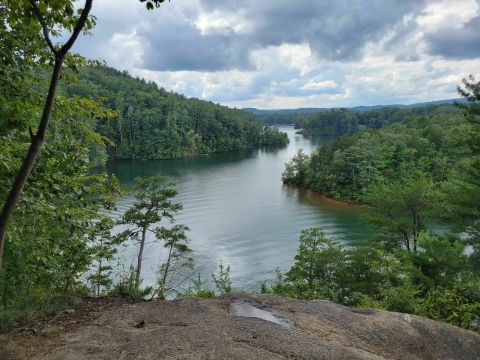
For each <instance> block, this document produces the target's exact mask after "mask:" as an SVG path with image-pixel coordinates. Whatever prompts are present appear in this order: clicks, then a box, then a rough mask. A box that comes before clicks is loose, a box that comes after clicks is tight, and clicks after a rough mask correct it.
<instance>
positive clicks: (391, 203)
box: [364, 173, 436, 251]
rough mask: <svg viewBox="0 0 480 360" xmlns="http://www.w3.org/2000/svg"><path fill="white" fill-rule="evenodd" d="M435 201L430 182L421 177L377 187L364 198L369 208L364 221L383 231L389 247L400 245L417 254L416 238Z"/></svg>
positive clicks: (416, 176)
mask: <svg viewBox="0 0 480 360" xmlns="http://www.w3.org/2000/svg"><path fill="white" fill-rule="evenodd" d="M435 198H436V195H435V192H434V188H433V183H432V181H431V180H429V179H428V178H427V177H425V176H424V175H422V174H421V173H417V174H416V175H415V177H412V178H408V179H404V180H403V181H399V180H395V181H392V182H381V183H377V184H374V185H372V186H371V187H370V189H369V191H368V193H367V194H366V195H365V197H364V200H365V202H366V203H367V204H368V205H369V208H368V212H367V214H366V219H367V220H368V221H369V222H370V223H371V224H374V225H376V226H378V227H379V228H380V229H382V230H383V232H384V239H385V240H386V241H387V242H389V244H390V246H391V247H393V248H395V247H396V246H397V243H398V242H399V241H400V242H401V243H403V245H404V246H405V248H406V249H407V250H408V251H410V250H412V249H413V251H417V240H418V236H419V235H420V232H421V231H423V230H425V229H426V219H428V218H429V217H431V216H432V210H433V208H434V205H435Z"/></svg>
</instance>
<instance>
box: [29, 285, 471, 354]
mask: <svg viewBox="0 0 480 360" xmlns="http://www.w3.org/2000/svg"><path fill="white" fill-rule="evenodd" d="M238 299H245V301H247V302H250V303H251V304H253V305H254V306H257V307H259V308H263V309H264V310H267V311H269V312H271V313H272V314H274V315H276V316H279V317H281V318H285V319H288V320H289V321H291V322H292V324H293V326H292V327H286V326H282V325H279V324H276V323H274V322H270V321H266V320H263V319H259V318H254V317H243V316H235V315H231V314H230V313H229V308H230V304H231V303H232V301H234V300H237V301H238ZM139 324H141V326H140V325H139ZM58 336H59V345H58V346H55V347H50V348H48V349H46V350H44V351H41V353H40V354H37V356H36V357H35V358H36V359H58V360H65V359H265V360H267V359H465V360H466V359H480V336H479V335H477V334H475V333H473V332H470V331H466V330H463V329H459V328H456V327H454V326H450V325H447V324H443V323H440V322H436V321H432V320H428V319H425V318H422V317H418V316H413V315H405V314H399V313H393V312H385V311H375V310H354V309H350V308H347V307H344V306H341V305H336V304H334V303H331V302H328V301H299V300H292V299H286V298H281V297H275V296H250V295H248V296H247V295H231V296H225V297H221V298H214V299H208V300H197V299H191V300H175V301H151V302H144V303H137V304H125V305H122V306H120V307H118V308H113V309H110V310H107V311H105V312H102V313H101V315H100V316H99V317H97V318H96V319H95V320H94V321H93V322H91V323H89V324H86V325H84V326H81V327H79V328H77V329H74V330H73V331H71V332H69V331H66V332H64V333H63V334H59V335H58Z"/></svg>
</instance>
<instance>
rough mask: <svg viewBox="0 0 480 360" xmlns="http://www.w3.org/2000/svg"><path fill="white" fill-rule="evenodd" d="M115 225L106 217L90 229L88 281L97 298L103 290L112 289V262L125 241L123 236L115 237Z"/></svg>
mask: <svg viewBox="0 0 480 360" xmlns="http://www.w3.org/2000/svg"><path fill="white" fill-rule="evenodd" d="M114 225H115V222H114V221H113V219H111V218H109V217H106V218H104V219H101V220H100V221H99V222H98V223H97V224H95V225H94V226H92V228H91V229H89V232H90V234H89V240H90V244H89V246H90V251H91V257H92V266H91V267H90V272H91V275H90V276H89V277H88V280H89V281H90V283H91V284H92V286H93V290H94V293H95V295H96V296H100V294H101V293H102V289H104V290H106V291H108V290H109V289H110V287H111V285H112V282H113V280H112V279H111V277H110V276H111V274H112V270H113V268H112V264H111V262H112V261H113V260H114V256H115V254H116V253H117V252H118V246H119V245H120V244H121V243H122V242H123V241H124V239H123V238H122V237H121V236H115V235H113V233H112V229H113V227H114Z"/></svg>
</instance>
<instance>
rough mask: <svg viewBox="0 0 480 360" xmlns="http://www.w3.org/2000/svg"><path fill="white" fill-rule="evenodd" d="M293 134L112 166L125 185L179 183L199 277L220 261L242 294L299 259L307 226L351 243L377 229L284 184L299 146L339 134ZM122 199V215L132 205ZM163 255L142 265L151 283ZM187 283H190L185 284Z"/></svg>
mask: <svg viewBox="0 0 480 360" xmlns="http://www.w3.org/2000/svg"><path fill="white" fill-rule="evenodd" d="M281 129H282V131H285V132H287V133H288V135H289V137H290V145H288V146H287V147H286V148H283V149H256V150H249V151H242V152H240V153H228V154H214V155H210V156H206V157H202V158H197V159H186V160H162V161H145V162H141V161H114V162H111V163H109V164H107V171H109V172H111V173H113V174H115V175H116V176H117V177H118V178H119V179H120V181H121V182H122V184H124V185H129V184H131V183H132V181H133V178H134V177H137V176H149V175H153V174H156V173H160V174H162V175H164V176H168V177H170V178H171V179H172V180H174V182H175V183H176V184H177V190H178V192H179V196H178V197H177V200H178V201H180V202H182V203H183V206H184V210H183V211H182V212H181V213H180V214H179V216H178V217H177V219H178V223H183V224H185V225H187V226H189V227H190V229H191V231H190V238H191V248H192V249H193V252H194V253H193V254H194V255H193V257H194V260H195V269H194V270H193V271H192V272H191V274H192V276H196V274H197V273H201V274H202V278H204V279H207V278H209V277H210V274H211V273H213V272H215V271H216V269H217V267H218V263H219V262H220V261H222V262H223V263H224V264H228V265H230V266H231V272H232V280H233V286H234V288H235V290H239V291H258V290H259V288H260V284H261V283H262V282H263V281H264V280H266V279H271V278H272V277H273V271H274V270H275V268H277V267H279V268H281V269H287V268H289V267H290V265H291V264H292V263H293V260H294V259H293V258H294V256H295V253H296V250H297V246H298V236H299V234H300V230H302V229H305V228H308V227H311V226H319V227H321V228H323V229H324V231H325V232H326V233H327V234H328V235H330V236H332V237H334V238H336V239H338V240H339V241H341V242H343V243H344V244H345V245H352V244H355V243H356V242H358V241H361V240H363V239H368V238H369V237H371V236H372V234H373V231H372V229H371V228H370V227H369V226H367V225H366V224H364V223H363V222H362V221H361V219H360V214H361V212H362V209H360V208H355V207H350V206H345V205H339V204H335V203H332V202H329V201H325V200H323V199H322V198H321V197H320V196H319V195H318V194H315V193H312V192H309V191H306V190H302V189H296V188H292V187H289V186H285V185H283V184H282V182H281V179H280V177H281V173H282V171H283V169H284V164H285V163H286V162H287V161H289V159H291V157H292V156H293V155H294V154H295V153H296V152H297V151H298V149H303V150H304V152H306V153H311V152H312V151H313V150H314V149H315V147H316V146H319V145H322V144H324V143H326V142H328V141H330V140H331V139H332V138H318V139H314V140H312V139H307V138H304V137H303V136H302V135H298V134H295V131H294V129H293V128H292V127H281ZM131 201H132V199H131V198H128V197H127V198H124V199H122V200H121V201H120V202H119V209H118V214H120V213H121V212H122V211H124V210H125V209H126V208H127V207H128V205H129V204H130V203H131ZM123 256H124V258H125V260H126V262H127V264H130V263H133V262H134V256H135V248H134V247H132V246H129V247H127V248H126V249H125V251H124V255H123ZM163 256H164V253H163V249H162V247H161V246H159V245H155V244H150V245H148V247H147V251H146V258H145V260H144V265H143V269H144V270H142V271H143V278H144V285H147V284H151V283H152V282H153V281H154V279H155V271H156V269H157V266H158V264H159V263H160V262H161V261H162V259H163ZM186 285H188V284H186Z"/></svg>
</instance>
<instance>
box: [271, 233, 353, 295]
mask: <svg viewBox="0 0 480 360" xmlns="http://www.w3.org/2000/svg"><path fill="white" fill-rule="evenodd" d="M343 261H344V253H343V251H342V248H341V247H340V246H339V245H338V244H337V243H336V242H335V241H334V240H332V239H329V238H327V237H326V236H325V234H324V232H323V231H322V230H321V229H319V228H317V227H313V228H310V229H306V230H302V232H301V234H300V245H299V248H298V251H297V255H296V256H295V263H294V264H293V266H292V267H291V268H290V270H288V271H287V272H286V273H282V272H281V271H280V270H277V280H276V282H275V283H274V284H273V286H272V291H273V292H274V293H277V294H280V295H284V296H292V297H298V298H300V299H308V300H311V299H321V298H326V299H330V300H333V299H336V297H337V295H338V292H339V288H338V286H337V284H338V281H337V278H338V276H339V274H340V273H341V267H342V264H343ZM263 288H264V289H266V286H264V287H263Z"/></svg>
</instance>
